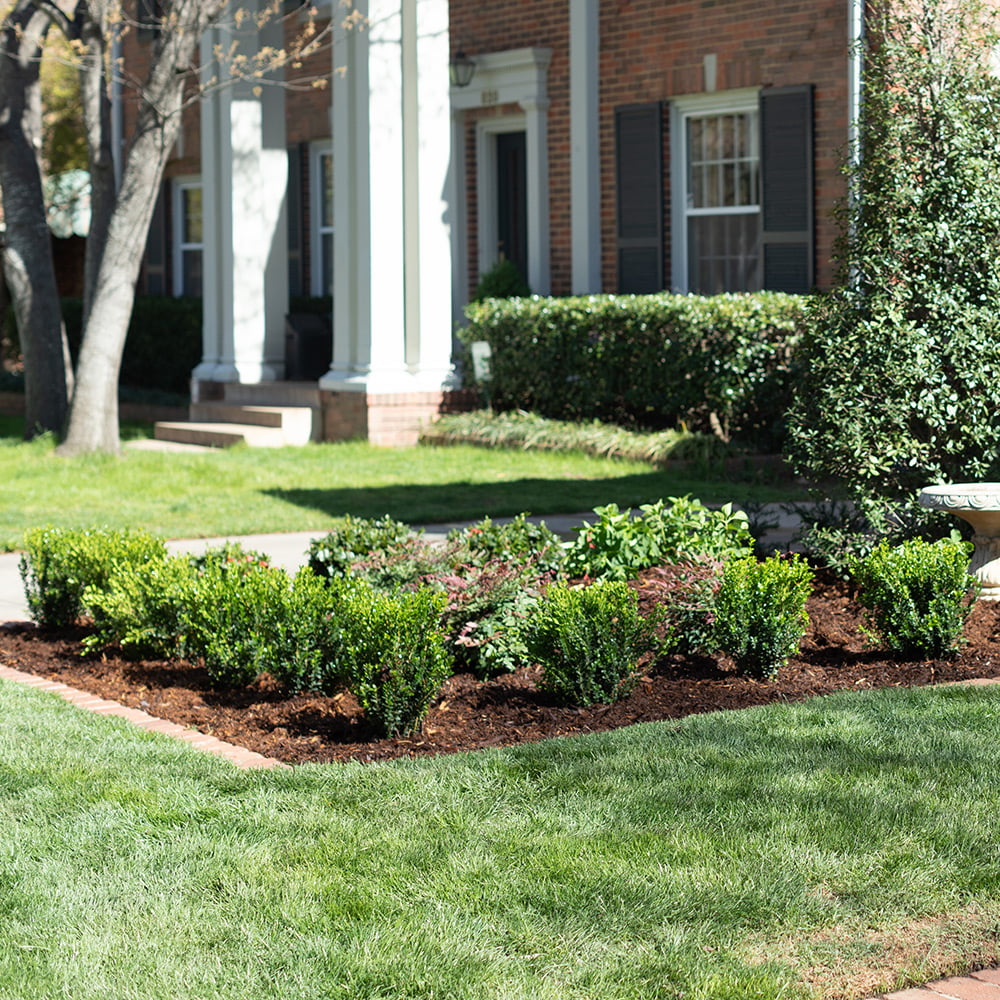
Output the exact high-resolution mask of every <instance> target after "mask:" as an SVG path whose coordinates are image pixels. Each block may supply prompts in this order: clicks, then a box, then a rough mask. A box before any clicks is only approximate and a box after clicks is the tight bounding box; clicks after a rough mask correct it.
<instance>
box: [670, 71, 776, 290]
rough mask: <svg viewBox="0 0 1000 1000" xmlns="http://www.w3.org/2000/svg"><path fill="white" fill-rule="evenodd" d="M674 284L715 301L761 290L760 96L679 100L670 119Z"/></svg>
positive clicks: (720, 95) (734, 94)
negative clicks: (720, 295)
mask: <svg viewBox="0 0 1000 1000" xmlns="http://www.w3.org/2000/svg"><path fill="white" fill-rule="evenodd" d="M671 189H672V191H673V199H672V205H673V212H672V215H673V219H674V224H673V227H672V243H671V259H672V268H673V285H674V287H675V289H677V290H678V291H683V292H695V293H697V294H701V295H714V294H717V293H719V292H747V291H756V290H757V289H759V288H760V287H761V211H760V123H759V111H758V93H757V91H756V90H744V91H729V92H723V93H717V94H699V95H696V96H693V97H687V98H678V99H676V100H675V101H674V102H673V105H672V112H671Z"/></svg>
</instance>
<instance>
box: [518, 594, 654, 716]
mask: <svg viewBox="0 0 1000 1000" xmlns="http://www.w3.org/2000/svg"><path fill="white" fill-rule="evenodd" d="M657 624H658V622H657V620H655V619H645V618H643V617H642V616H641V615H640V614H639V602H638V598H637V596H636V593H635V591H634V590H632V589H631V588H630V587H629V586H628V585H627V584H625V583H622V582H620V581H611V580H609V581H602V582H598V583H594V584H591V585H590V586H588V587H578V588H571V587H569V586H568V585H567V584H565V583H561V582H560V583H555V584H553V585H552V586H551V587H549V589H548V590H547V591H546V592H545V594H544V596H543V598H542V600H541V602H540V604H539V606H538V608H537V609H536V611H535V612H534V613H533V615H532V616H531V619H530V622H529V624H528V627H527V646H528V651H529V654H530V656H531V657H532V659H534V660H535V661H536V662H537V663H539V664H540V665H541V667H542V679H541V682H540V687H541V688H542V690H544V691H547V692H549V693H550V694H552V695H553V696H554V697H555V698H556V699H557V700H558V701H560V702H562V703H564V704H569V705H593V704H595V703H597V702H600V703H605V704H606V703H610V702H614V701H618V700H620V699H621V698H623V697H625V695H626V694H628V692H629V691H631V690H632V688H633V687H634V686H635V683H636V681H637V680H638V678H639V670H640V660H641V658H642V657H643V656H644V655H645V654H647V653H654V654H655V653H658V652H659V651H660V650H661V648H662V647H663V642H662V640H660V639H659V638H658V637H657V635H656V627H657Z"/></svg>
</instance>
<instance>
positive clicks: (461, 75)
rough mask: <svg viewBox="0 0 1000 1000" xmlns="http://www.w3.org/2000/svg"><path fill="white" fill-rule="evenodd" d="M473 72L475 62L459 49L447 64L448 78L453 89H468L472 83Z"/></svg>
mask: <svg viewBox="0 0 1000 1000" xmlns="http://www.w3.org/2000/svg"><path fill="white" fill-rule="evenodd" d="M475 72H476V63H475V61H474V60H473V59H472V57H471V56H467V55H466V54H465V53H464V52H463V51H462V50H461V49H459V50H458V52H456V53H455V55H454V57H453V58H452V60H451V62H450V63H448V76H449V77H450V78H451V85H452V86H453V87H468V86H469V84H470V83H472V77H473V76H474V75H475Z"/></svg>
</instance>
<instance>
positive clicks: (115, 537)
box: [19, 527, 166, 628]
mask: <svg viewBox="0 0 1000 1000" xmlns="http://www.w3.org/2000/svg"><path fill="white" fill-rule="evenodd" d="M24 547H25V553H24V555H23V556H22V557H21V559H20V563H19V566H20V571H21V579H22V581H23V582H24V592H25V596H26V598H27V602H28V610H29V613H30V614H31V617H32V619H33V620H34V621H35V622H37V623H38V624H39V625H42V626H44V627H46V628H58V627H61V626H66V625H72V624H73V623H74V622H76V620H77V619H78V618H79V617H80V615H81V613H82V612H83V610H84V601H83V595H84V591H85V590H86V589H87V587H103V586H104V585H105V584H106V583H107V580H108V577H109V575H110V574H111V572H112V571H113V569H114V568H115V566H116V565H118V564H124V565H129V564H132V565H142V564H144V563H146V562H151V561H152V562H156V561H162V560H163V559H164V558H165V556H166V548H165V546H164V544H163V542H162V541H161V540H160V539H158V538H154V537H153V536H152V535H150V534H149V533H148V532H145V531H138V530H130V529H121V530H110V529H99V528H98V529H90V530H73V529H67V528H53V527H45V528H34V529H32V530H30V531H28V532H27V533H26V534H25V536H24Z"/></svg>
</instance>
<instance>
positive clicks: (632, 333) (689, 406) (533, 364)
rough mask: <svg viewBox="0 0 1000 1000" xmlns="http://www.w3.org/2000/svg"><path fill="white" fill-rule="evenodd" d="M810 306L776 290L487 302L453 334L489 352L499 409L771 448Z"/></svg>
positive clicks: (778, 435) (777, 439) (472, 308)
mask: <svg viewBox="0 0 1000 1000" xmlns="http://www.w3.org/2000/svg"><path fill="white" fill-rule="evenodd" d="M807 301H808V300H807V298H805V297H803V296H795V295H784V294H779V293H776V292H760V293H757V294H753V295H717V296H711V297H702V296H694V295H671V294H666V293H663V294H659V295H594V296H589V297H586V298H564V299H556V298H540V297H538V296H535V297H533V298H522V299H488V300H486V301H484V302H480V303H473V304H471V305H469V306H468V307H467V308H466V316H467V318H468V326H467V327H465V328H464V329H463V330H462V331H461V332H460V336H461V338H462V340H463V341H464V342H465V343H466V344H469V343H471V342H473V341H476V340H485V341H487V342H488V343H489V344H490V347H491V349H492V352H493V357H492V383H491V385H490V398H491V402H492V404H493V405H494V406H495V407H496V408H497V409H501V410H512V409H523V410H532V411H534V412H537V413H540V414H542V415H543V416H547V417H555V418H557V419H563V420H581V419H585V420H592V419H595V418H596V419H599V420H608V421H612V422H614V423H620V424H626V425H640V426H645V427H673V426H676V425H677V424H678V423H679V422H682V421H683V422H684V423H686V424H687V426H688V427H690V428H691V429H693V430H705V431H708V430H715V431H716V433H719V432H721V433H722V434H723V435H724V436H727V437H729V436H732V437H735V438H738V439H740V440H743V441H747V442H749V443H753V444H755V445H757V446H759V447H764V448H778V447H780V443H781V439H782V436H783V420H784V413H785V410H786V409H787V407H788V403H789V397H790V386H789V362H790V359H791V355H792V352H793V350H794V348H795V346H796V345H797V343H798V341H799V337H800V333H801V330H802V326H803V322H804V319H803V317H804V314H805V307H806V303H807ZM465 367H466V370H467V371H469V373H470V374H469V377H470V378H471V366H469V365H466V366H465Z"/></svg>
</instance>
